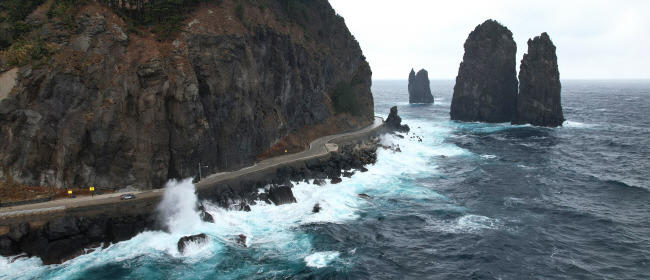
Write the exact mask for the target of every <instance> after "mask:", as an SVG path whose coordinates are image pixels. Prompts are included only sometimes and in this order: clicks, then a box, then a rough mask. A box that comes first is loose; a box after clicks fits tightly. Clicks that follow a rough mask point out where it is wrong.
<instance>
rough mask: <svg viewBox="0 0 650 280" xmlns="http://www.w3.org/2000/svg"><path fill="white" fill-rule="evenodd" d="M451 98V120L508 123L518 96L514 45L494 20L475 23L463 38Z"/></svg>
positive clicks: (515, 47)
mask: <svg viewBox="0 0 650 280" xmlns="http://www.w3.org/2000/svg"><path fill="white" fill-rule="evenodd" d="M464 46H465V54H464V55H463V61H462V62H461V64H460V68H459V70H458V76H457V77H456V85H455V86H454V95H453V98H452V101H451V111H450V115H451V119H452V120H459V121H480V122H491V123H499V122H509V121H510V120H511V117H512V112H513V110H514V106H515V102H516V98H517V84H518V83H517V70H516V54H517V45H516V43H515V41H514V39H513V38H512V32H510V30H508V28H506V27H505V26H503V25H501V24H500V23H498V22H496V21H494V20H487V21H485V22H484V23H482V24H480V25H478V26H477V27H476V28H475V29H474V31H472V32H471V33H470V34H469V37H468V38H467V40H466V41H465V45H464Z"/></svg>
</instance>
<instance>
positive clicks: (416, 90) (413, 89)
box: [409, 69, 433, 104]
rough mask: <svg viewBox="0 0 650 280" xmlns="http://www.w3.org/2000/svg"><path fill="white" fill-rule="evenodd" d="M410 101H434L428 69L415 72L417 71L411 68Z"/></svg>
mask: <svg viewBox="0 0 650 280" xmlns="http://www.w3.org/2000/svg"><path fill="white" fill-rule="evenodd" d="M409 103H411V104H413V103H433V95H431V87H430V84H429V73H428V72H427V70H424V69H422V70H420V71H418V73H417V74H415V71H413V69H411V73H410V74H409Z"/></svg>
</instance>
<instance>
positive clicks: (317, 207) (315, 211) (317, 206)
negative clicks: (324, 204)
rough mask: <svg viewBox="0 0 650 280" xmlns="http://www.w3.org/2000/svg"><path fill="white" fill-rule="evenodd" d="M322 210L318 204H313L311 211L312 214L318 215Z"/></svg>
mask: <svg viewBox="0 0 650 280" xmlns="http://www.w3.org/2000/svg"><path fill="white" fill-rule="evenodd" d="M321 209H323V208H321V207H320V203H316V204H314V208H313V209H312V210H311V212H312V213H318V212H320V210H321Z"/></svg>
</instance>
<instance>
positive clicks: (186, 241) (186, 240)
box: [176, 233, 210, 255]
mask: <svg viewBox="0 0 650 280" xmlns="http://www.w3.org/2000/svg"><path fill="white" fill-rule="evenodd" d="M209 241H210V238H209V237H208V236H207V235H206V234H205V233H200V234H196V235H189V236H183V237H181V238H180V239H178V243H177V244H176V247H178V252H179V253H181V255H183V254H185V250H186V249H187V247H189V246H191V244H196V245H204V244H206V243H208V242H209Z"/></svg>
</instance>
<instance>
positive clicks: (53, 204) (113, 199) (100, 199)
mask: <svg viewBox="0 0 650 280" xmlns="http://www.w3.org/2000/svg"><path fill="white" fill-rule="evenodd" d="M383 123H384V121H383V119H382V118H380V117H375V121H374V123H373V124H371V125H369V126H367V127H365V128H363V129H359V130H355V131H352V132H348V133H342V134H335V135H329V136H324V137H321V138H318V139H316V140H314V141H312V142H311V143H310V144H309V149H308V150H305V151H302V152H298V153H295V154H288V155H282V156H277V157H273V158H269V159H265V160H262V161H259V162H257V163H256V164H255V165H253V166H249V167H245V168H242V169H239V170H237V171H231V172H222V173H216V174H213V175H209V176H207V177H206V178H203V180H201V181H200V182H198V183H196V187H197V189H202V188H208V187H211V186H214V185H216V184H218V183H219V182H222V181H224V180H228V179H233V178H237V177H240V176H244V175H246V174H251V173H254V172H258V171H263V170H265V169H269V168H272V167H276V166H278V165H281V164H287V163H292V162H297V161H304V160H309V159H312V158H317V157H320V156H323V155H326V154H327V153H329V152H332V151H338V146H337V145H336V144H333V143H329V142H330V141H332V140H336V139H340V138H344V137H348V136H355V135H363V134H366V133H370V132H372V131H374V130H376V129H377V128H379V127H380V126H382V125H383ZM130 193H133V194H135V196H136V198H135V200H141V199H150V198H154V197H159V196H162V193H163V189H155V190H147V191H134V192H130ZM121 194H122V193H112V194H104V195H96V196H94V197H92V196H83V197H77V198H72V199H57V200H53V201H49V202H43V203H35V204H28V205H21V206H13V207H3V208H0V220H1V219H4V218H8V217H15V216H22V215H30V214H43V213H48V212H50V211H63V210H65V209H66V208H74V207H82V206H93V205H102V204H110V203H119V202H120V201H119V196H120V195H121Z"/></svg>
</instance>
